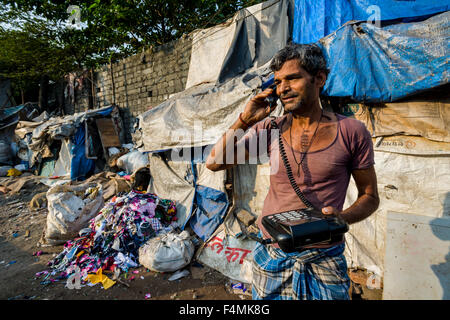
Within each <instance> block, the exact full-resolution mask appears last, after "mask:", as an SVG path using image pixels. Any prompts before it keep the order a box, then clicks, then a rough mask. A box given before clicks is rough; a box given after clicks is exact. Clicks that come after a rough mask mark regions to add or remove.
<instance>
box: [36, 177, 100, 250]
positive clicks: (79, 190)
mask: <svg viewBox="0 0 450 320" xmlns="http://www.w3.org/2000/svg"><path fill="white" fill-rule="evenodd" d="M47 202H48V214H47V226H46V229H45V231H44V235H43V237H42V238H41V240H40V244H41V245H51V246H53V245H59V244H63V243H65V242H66V241H67V240H71V239H73V238H74V237H76V236H77V234H78V232H79V231H80V230H81V229H83V228H85V227H87V226H88V224H89V220H90V219H92V218H94V217H95V216H96V215H97V213H98V211H99V210H100V209H101V208H102V207H103V206H104V202H103V190H102V185H101V184H99V183H86V184H81V185H77V186H68V185H62V186H55V187H52V188H50V189H49V190H48V191H47Z"/></svg>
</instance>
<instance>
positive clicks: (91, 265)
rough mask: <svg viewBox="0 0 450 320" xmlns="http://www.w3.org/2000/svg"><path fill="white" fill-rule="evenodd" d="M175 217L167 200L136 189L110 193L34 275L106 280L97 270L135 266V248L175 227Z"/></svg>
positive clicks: (50, 278) (117, 271) (115, 270)
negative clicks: (75, 233) (54, 255)
mask: <svg viewBox="0 0 450 320" xmlns="http://www.w3.org/2000/svg"><path fill="white" fill-rule="evenodd" d="M176 220H177V217H176V206H175V203H174V202H173V201H171V200H166V199H160V198H159V197H158V196H157V195H155V194H152V193H146V192H139V191H136V190H132V191H131V192H129V193H128V194H125V195H123V196H114V197H113V198H112V199H111V200H110V201H109V202H108V203H107V204H106V205H105V206H104V207H103V208H102V209H101V210H100V211H99V213H98V215H97V216H95V217H94V218H92V219H91V220H90V222H89V227H88V228H84V229H81V230H80V232H79V237H77V238H75V239H73V240H70V241H67V242H66V243H65V244H64V249H63V251H62V252H61V253H60V254H58V255H57V256H56V257H55V258H54V259H53V260H51V261H50V262H49V263H48V265H49V266H50V270H48V271H42V272H39V273H37V274H36V276H37V277H40V276H42V275H45V277H44V278H43V280H42V281H41V284H49V283H52V282H56V281H61V280H63V279H67V278H69V277H71V276H72V275H74V274H77V276H78V277H79V279H81V280H83V281H86V282H90V283H94V282H93V281H91V280H93V279H94V278H95V279H97V278H98V279H104V280H108V278H107V277H106V276H105V275H102V274H101V273H102V272H105V271H108V272H112V273H114V274H115V278H117V277H118V275H119V274H120V272H128V270H129V268H135V267H139V260H138V254H139V252H138V250H139V248H140V247H141V246H142V245H143V244H145V243H146V242H147V240H149V239H151V238H153V237H155V236H156V235H158V234H164V233H169V232H171V231H173V230H175V229H176V228H177V223H176ZM93 274H95V276H94V275H93ZM98 279H97V280H98ZM100 281H102V280H98V281H97V282H100ZM105 283H108V285H107V286H105ZM114 283H115V282H114V281H113V280H109V281H107V282H103V284H104V288H105V289H106V288H107V287H109V286H111V285H112V284H114Z"/></svg>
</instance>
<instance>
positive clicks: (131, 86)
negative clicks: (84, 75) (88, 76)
mask: <svg viewBox="0 0 450 320" xmlns="http://www.w3.org/2000/svg"><path fill="white" fill-rule="evenodd" d="M191 43H192V39H191V37H190V36H186V37H184V38H181V39H178V40H175V41H172V42H169V43H167V44H164V45H162V46H159V47H157V48H153V49H147V50H145V51H144V52H143V53H138V54H136V55H133V56H130V57H128V58H125V59H123V60H121V61H119V62H117V63H114V64H112V66H110V65H105V66H103V67H101V68H100V69H99V70H96V72H94V83H95V86H96V89H95V99H94V108H101V107H104V106H107V105H110V104H113V103H115V104H116V105H117V106H119V107H120V110H121V111H122V117H123V121H124V126H125V132H126V133H127V135H126V137H125V138H126V140H127V142H131V132H132V130H133V124H134V120H135V118H136V116H138V115H139V114H141V113H143V112H145V111H146V110H149V109H151V108H153V107H156V106H157V105H158V104H160V103H161V102H163V101H165V100H166V99H168V98H169V96H170V95H172V94H174V93H178V92H181V91H183V90H184V88H185V86H186V80H187V75H188V70H189V61H190V56H191ZM111 73H112V76H113V77H111ZM86 90H87V89H86ZM83 97H84V96H83ZM87 102H88V101H87V99H86V98H85V97H84V99H79V100H78V101H77V102H76V103H75V105H74V106H73V107H72V109H73V110H74V111H75V112H79V111H82V110H86V109H87V105H86V103H87ZM81 104H82V106H81Z"/></svg>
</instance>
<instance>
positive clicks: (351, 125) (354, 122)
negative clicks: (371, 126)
mask: <svg viewBox="0 0 450 320" xmlns="http://www.w3.org/2000/svg"><path fill="white" fill-rule="evenodd" d="M336 116H337V118H338V120H339V123H340V127H341V129H342V131H343V132H344V133H346V134H348V135H357V136H359V135H366V134H367V132H368V129H367V127H366V125H365V124H364V122H362V121H361V120H358V119H355V118H350V117H346V116H343V115H341V114H336Z"/></svg>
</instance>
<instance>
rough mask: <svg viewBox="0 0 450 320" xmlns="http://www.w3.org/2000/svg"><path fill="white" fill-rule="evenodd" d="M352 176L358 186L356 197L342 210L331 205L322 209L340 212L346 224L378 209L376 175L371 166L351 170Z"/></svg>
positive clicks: (331, 212) (359, 219)
mask: <svg viewBox="0 0 450 320" xmlns="http://www.w3.org/2000/svg"><path fill="white" fill-rule="evenodd" d="M352 176H353V179H354V180H355V183H356V187H357V188H358V199H356V201H355V202H354V203H353V204H352V205H351V206H350V207H348V208H347V209H345V210H344V211H342V212H339V211H338V210H337V209H335V208H333V207H325V208H323V209H322V212H323V213H324V214H340V215H341V217H342V218H343V219H344V220H345V221H347V223H348V224H352V223H356V222H359V221H362V220H364V219H366V218H367V217H369V216H370V215H371V214H372V213H374V212H375V210H377V209H378V205H379V203H380V198H379V196H378V188H377V176H376V173H375V169H374V167H373V166H372V167H370V168H368V169H357V170H353V172H352Z"/></svg>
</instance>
